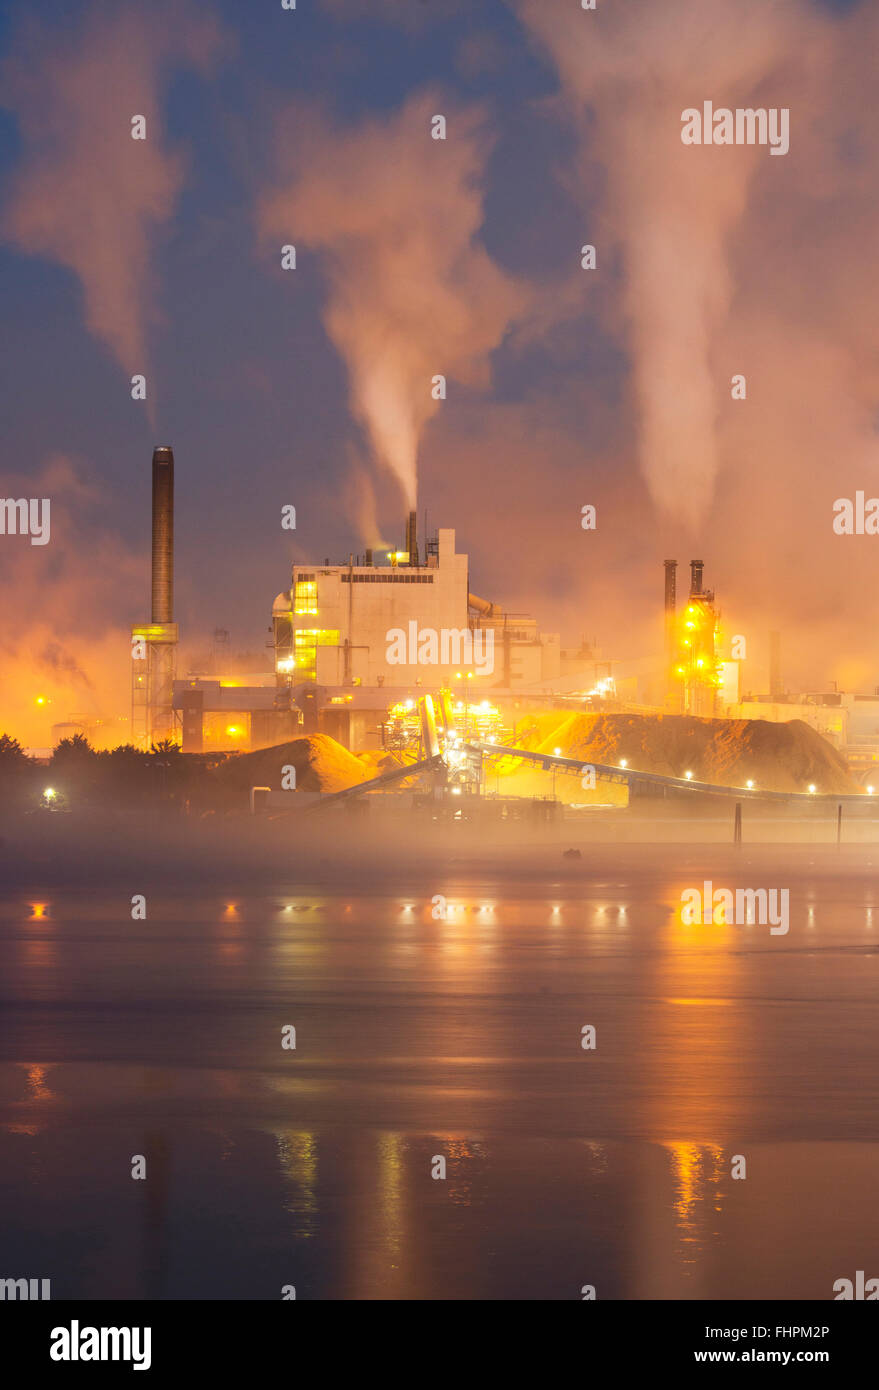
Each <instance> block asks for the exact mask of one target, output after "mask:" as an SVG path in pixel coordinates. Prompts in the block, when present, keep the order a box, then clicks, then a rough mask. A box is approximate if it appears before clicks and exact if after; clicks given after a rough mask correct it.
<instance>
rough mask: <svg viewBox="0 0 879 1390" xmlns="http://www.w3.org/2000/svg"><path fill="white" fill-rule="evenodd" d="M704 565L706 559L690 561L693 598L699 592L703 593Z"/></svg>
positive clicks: (691, 594) (691, 593)
mask: <svg viewBox="0 0 879 1390" xmlns="http://www.w3.org/2000/svg"><path fill="white" fill-rule="evenodd" d="M703 565H704V561H703V560H691V561H690V596H691V598H695V597H696V595H697V594H701V592H702V569H703Z"/></svg>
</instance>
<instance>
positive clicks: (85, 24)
mask: <svg viewBox="0 0 879 1390" xmlns="http://www.w3.org/2000/svg"><path fill="white" fill-rule="evenodd" d="M220 46H221V41H220V34H219V30H218V28H217V26H216V24H215V22H214V20H213V19H212V18H210V17H205V16H204V15H202V14H199V13H198V11H197V10H196V9H195V7H192V6H190V5H189V4H188V3H181V4H175V5H173V6H168V5H158V6H157V5H151V6H149V8H148V10H146V9H144V7H142V6H136V7H135V6H130V5H118V4H116V5H106V4H99V5H93V6H91V7H90V8H89V9H88V10H87V11H86V12H85V14H84V15H83V16H82V18H81V19H80V20H78V22H77V23H76V24H75V26H73V27H67V26H59V25H52V26H51V27H50V26H48V25H47V24H45V23H40V22H37V21H34V20H32V19H28V20H27V21H26V22H25V24H24V25H23V26H22V27H21V29H20V31H19V33H18V35H17V37H16V39H15V41H14V43H13V46H12V48H11V51H10V52H9V54H8V56H7V58H6V59H5V61H4V64H3V72H2V78H3V89H4V92H5V96H4V104H5V105H7V106H8V107H9V108H10V109H11V110H13V111H14V112H15V115H16V116H17V119H18V123H19V129H20V133H21V142H22V164H21V168H20V170H19V171H18V173H17V176H16V177H15V178H14V180H13V183H12V188H11V194H10V197H9V200H8V203H7V205H6V207H5V209H4V213H3V221H2V225H3V233H4V235H5V237H6V238H7V239H8V240H9V241H11V242H13V243H14V244H15V245H16V246H17V247H18V248H19V249H20V250H22V251H23V252H25V253H26V254H28V255H38V256H45V257H47V258H49V259H51V260H54V261H57V262H59V263H60V264H61V265H64V266H66V267H67V268H68V269H70V270H72V271H73V272H74V274H75V275H76V276H77V277H78V279H79V280H80V283H81V285H82V290H83V300H84V315H85V321H86V325H87V326H88V328H89V330H90V331H91V332H92V333H94V334H95V335H96V336H97V337H98V338H100V339H101V340H102V341H103V342H104V343H105V344H106V345H107V346H108V347H109V348H110V350H111V351H112V353H113V355H114V356H115V357H116V359H117V360H118V362H119V363H120V365H121V366H122V367H123V369H124V371H125V372H126V373H131V374H133V373H135V372H146V370H147V361H148V351H147V346H148V344H147V339H148V330H149V326H150V324H151V322H152V321H153V320H154V319H155V317H156V309H155V304H156V302H157V298H158V294H157V286H156V280H155V272H154V269H153V265H152V252H153V248H154V245H155V240H156V236H157V233H158V232H159V231H160V229H161V228H162V227H163V226H165V225H166V224H167V223H168V221H169V219H170V217H171V215H172V213H173V209H174V205H175V202H176V199H177V195H178V193H179V191H180V188H181V185H182V182H183V173H184V160H183V156H182V154H181V153H180V151H179V150H176V151H175V150H171V149H169V148H168V146H167V142H166V139H165V136H164V134H163V129H162V114H161V95H162V85H163V81H164V79H165V77H166V75H167V73H168V71H169V69H170V68H171V67H173V66H185V67H195V68H199V69H202V70H204V69H206V68H207V67H208V66H209V65H210V64H211V63H212V62H213V61H214V60H215V59H216V57H217V55H218V53H219V51H220ZM135 115H141V116H144V117H145V118H146V134H147V138H146V139H145V140H133V139H132V138H131V118H132V117H133V116H135Z"/></svg>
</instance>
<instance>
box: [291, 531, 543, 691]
mask: <svg viewBox="0 0 879 1390" xmlns="http://www.w3.org/2000/svg"><path fill="white" fill-rule="evenodd" d="M272 627H273V632H274V648H275V672H276V678H277V684H278V689H279V691H285V690H286V691H287V692H289V696H290V699H291V701H294V700H295V701H296V702H298V703H300V704H301V703H302V699H303V697H306V698H307V697H309V696H311V697H312V698H313V697H314V696H315V694H316V693H317V692H320V693H321V697H322V702H323V696H324V695H325V694H326V693H327V692H333V693H336V694H339V695H341V696H343V697H344V696H345V695H348V694H353V690H354V688H356V687H361V688H363V687H371V688H373V689H375V690H377V689H380V688H396V689H406V688H409V687H419V686H430V687H433V688H436V687H439V686H441V685H448V684H449V683H450V682H453V681H455V680H456V679H466V680H467V682H468V685H471V686H473V687H478V688H481V689H487V688H499V689H505V690H513V689H523V688H527V687H528V686H530V685H535V686H539V685H540V683H541V682H550V681H554V680H557V679H558V677H559V673H560V642H559V635H558V633H552V634H546V633H541V632H538V630H537V624H536V622H535V621H534V619H533V618H531V617H529V616H527V615H525V614H519V613H505V612H504V611H503V610H502V609H501V608H500V607H499V606H498V605H497V604H494V603H491V602H489V601H488V600H486V599H481V598H479V597H477V596H476V595H475V594H472V593H471V592H470V588H469V563H468V557H467V556H466V555H462V554H459V553H458V552H457V551H456V549H455V532H454V531H453V530H439V531H438V532H437V533H436V535H435V536H433V537H432V538H430V539H428V541H427V543H426V546H425V554H424V558H423V562H422V561H421V559H420V557H419V549H418V540H417V535H416V522H415V513H414V512H412V513H411V514H410V516H409V518H408V521H407V525H406V548H405V549H404V550H400V551H392V552H386V553H384V554H382V555H378V554H376V553H375V552H374V551H372V550H367V551H366V553H365V555H363V556H358V557H356V559H355V556H354V555H351V556H349V558H348V563H347V564H335V565H331V564H329V562H325V563H324V564H323V565H315V564H295V565H294V566H293V569H292V576H291V586H290V588H289V589H288V590H284V592H283V593H280V594H279V595H278V597H277V598H276V599H275V602H274V606H273V609H272ZM326 698H327V699H332V693H329V694H326Z"/></svg>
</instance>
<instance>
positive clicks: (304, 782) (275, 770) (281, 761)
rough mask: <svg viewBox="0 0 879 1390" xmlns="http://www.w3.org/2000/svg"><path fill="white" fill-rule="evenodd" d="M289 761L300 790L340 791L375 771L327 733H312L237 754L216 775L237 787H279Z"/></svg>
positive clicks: (226, 783)
mask: <svg viewBox="0 0 879 1390" xmlns="http://www.w3.org/2000/svg"><path fill="white" fill-rule="evenodd" d="M289 765H292V766H293V767H295V769H296V790H297V791H303V792H340V791H344V790H345V788H346V787H354V786H357V785H358V783H360V782H365V781H366V780H367V779H368V778H369V777H374V776H375V775H376V769H375V768H374V767H373V766H371V765H370V762H369V761H361V759H360V758H357V757H355V756H354V754H353V753H349V752H348V750H347V748H343V747H342V745H341V743H337V742H336V740H335V739H334V738H330V736H329V734H313V735H312V736H311V737H310V738H294V739H292V740H291V742H289V743H279V744H277V745H276V746H275V747H274V748H260V749H258V750H257V751H256V752H255V753H239V754H236V756H235V757H234V758H229V759H228V761H227V762H225V763H224V764H223V765H222V767H220V768H218V769H217V776H218V779H219V780H220V782H221V783H223V784H224V785H225V786H229V787H232V786H234V787H235V788H236V789H246V790H248V791H249V790H250V788H251V787H271V788H273V789H274V790H275V791H280V790H281V768H282V767H285V766H289Z"/></svg>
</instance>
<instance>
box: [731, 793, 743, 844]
mask: <svg viewBox="0 0 879 1390" xmlns="http://www.w3.org/2000/svg"><path fill="white" fill-rule="evenodd" d="M741 843H742V803H741V802H740V801H737V802H736V819H735V824H734V826H733V844H734V845H740V844H741Z"/></svg>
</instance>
